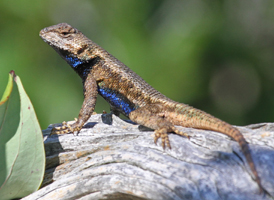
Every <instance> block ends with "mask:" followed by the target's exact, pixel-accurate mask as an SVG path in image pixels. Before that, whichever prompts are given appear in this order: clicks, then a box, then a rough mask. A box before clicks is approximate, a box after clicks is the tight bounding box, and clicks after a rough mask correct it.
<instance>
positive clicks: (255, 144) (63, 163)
mask: <svg viewBox="0 0 274 200" xmlns="http://www.w3.org/2000/svg"><path fill="white" fill-rule="evenodd" d="M51 128H52V126H49V128H48V129H46V130H44V131H43V133H44V139H45V142H44V144H45V151H46V156H47V164H46V165H47V166H46V173H45V178H44V182H43V185H42V188H41V189H40V190H38V191H37V192H35V193H33V194H31V195H29V196H28V197H25V198H24V199H25V200H27V199H28V200H29V199H31V200H33V199H39V200H41V199H157V200H160V199H163V200H167V199H210V200H214V199H249V200H252V199H254V200H258V199H272V198H273V197H274V150H273V148H274V124H272V123H261V124H255V125H249V126H246V127H237V128H239V130H240V131H241V132H242V133H243V135H244V137H245V138H246V140H247V142H248V143H249V147H250V149H251V152H252V157H253V159H254V162H255V165H256V168H257V171H258V173H259V176H260V177H261V181H262V185H263V187H264V188H265V189H266V190H267V191H268V193H269V194H266V195H264V196H263V195H261V194H259V189H258V186H257V184H256V182H255V181H254V180H253V179H252V173H251V171H250V169H249V166H248V164H247V162H246V160H245V157H244V156H243V154H242V152H241V150H240V148H239V145H238V143H237V142H235V141H233V140H232V139H231V138H229V137H227V136H225V135H223V134H221V133H217V132H214V131H205V130H198V129H192V128H184V127H178V128H179V129H180V130H181V131H184V132H186V133H187V134H188V135H190V136H191V138H190V140H189V139H187V138H185V137H182V136H179V135H176V134H169V138H170V142H171V146H172V149H171V150H170V149H165V150H163V149H162V147H161V144H160V142H161V141H160V140H159V141H158V145H155V144H154V139H153V131H151V130H148V129H146V128H144V127H140V126H139V125H135V124H132V123H128V122H126V121H123V120H121V119H120V118H118V117H116V116H112V117H111V115H110V114H103V115H100V114H98V115H92V116H91V118H90V120H89V121H88V123H87V124H86V125H85V126H84V128H83V129H82V130H81V132H80V133H79V135H78V136H74V135H73V134H64V135H54V136H51V137H48V135H49V133H50V130H51Z"/></svg>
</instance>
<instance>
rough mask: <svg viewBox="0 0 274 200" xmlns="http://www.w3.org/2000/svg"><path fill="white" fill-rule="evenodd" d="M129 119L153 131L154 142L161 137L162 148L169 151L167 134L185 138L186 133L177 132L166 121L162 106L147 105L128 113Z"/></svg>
mask: <svg viewBox="0 0 274 200" xmlns="http://www.w3.org/2000/svg"><path fill="white" fill-rule="evenodd" d="M129 119H130V120H131V121H133V122H136V123H138V124H140V125H143V126H146V127H148V128H151V129H154V130H155V131H154V142H155V144H157V140H158V139H159V138H160V137H161V139H162V147H163V148H164V149H165V147H166V146H167V147H168V148H170V149H171V146H170V141H169V138H168V133H170V132H174V133H176V134H178V135H182V136H185V137H188V138H189V136H188V135H187V134H186V133H183V132H181V131H179V130H178V129H177V128H176V127H175V126H174V125H173V124H172V123H171V122H170V121H168V120H167V118H166V117H165V113H164V108H163V105H162V104H148V105H146V106H144V107H141V108H138V109H136V110H134V111H132V112H130V113H129Z"/></svg>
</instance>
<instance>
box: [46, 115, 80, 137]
mask: <svg viewBox="0 0 274 200" xmlns="http://www.w3.org/2000/svg"><path fill="white" fill-rule="evenodd" d="M74 120H75V123H73V124H71V125H70V124H68V123H67V122H65V121H64V122H63V123H62V126H61V127H53V128H52V130H51V133H50V135H49V136H51V135H54V134H58V135H60V134H66V133H74V132H75V131H77V132H79V131H80V130H81V128H80V127H79V126H77V125H76V123H77V121H78V119H77V118H75V119H74Z"/></svg>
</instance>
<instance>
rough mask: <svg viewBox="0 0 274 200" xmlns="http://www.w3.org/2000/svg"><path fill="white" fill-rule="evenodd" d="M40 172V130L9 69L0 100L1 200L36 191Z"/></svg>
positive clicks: (42, 162) (42, 164) (42, 159)
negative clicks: (6, 83) (6, 82)
mask: <svg viewBox="0 0 274 200" xmlns="http://www.w3.org/2000/svg"><path fill="white" fill-rule="evenodd" d="M12 79H14V82H15V83H16V84H13V80H12ZM44 171H45V151H44V144H43V137H42V131H41V128H40V125H39V123H38V120H37V117H36V114H35V111H34V108H33V106H32V104H31V102H30V100H29V97H28V96H27V94H26V92H25V90H24V88H23V86H22V83H21V80H20V78H19V77H18V76H16V75H15V74H14V72H13V71H11V72H10V75H9V81H8V85H7V88H6V90H5V92H4V95H3V97H2V99H1V101H0V197H1V199H13V198H21V197H24V196H27V195H29V194H31V193H32V192H34V191H36V190H37V189H38V188H39V186H40V184H41V182H42V180H43V175H44Z"/></svg>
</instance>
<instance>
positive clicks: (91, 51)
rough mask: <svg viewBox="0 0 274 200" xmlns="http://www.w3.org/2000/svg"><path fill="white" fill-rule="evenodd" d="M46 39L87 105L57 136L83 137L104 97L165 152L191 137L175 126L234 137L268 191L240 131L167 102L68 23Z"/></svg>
mask: <svg viewBox="0 0 274 200" xmlns="http://www.w3.org/2000/svg"><path fill="white" fill-rule="evenodd" d="M40 36H41V38H42V39H43V40H44V41H45V42H47V43H48V44H49V45H50V46H51V47H53V48H54V49H55V50H56V52H57V53H59V54H60V56H61V57H62V58H64V59H65V60H66V61H67V63H68V64H69V65H70V66H71V67H72V68H73V69H74V70H75V71H76V72H77V73H78V75H79V76H80V77H81V78H82V81H83V87H84V102H83V105H82V108H81V110H80V113H79V116H78V119H77V120H76V122H75V123H74V124H72V125H69V124H67V123H63V126H62V127H56V128H54V129H53V131H52V133H57V134H62V133H69V132H70V133H74V132H77V133H78V132H79V131H80V130H81V129H82V127H83V125H84V123H85V122H86V121H87V120H88V119H89V117H90V115H91V114H92V112H93V111H94V107H95V103H96V98H97V94H98V93H99V94H100V95H101V96H102V97H103V98H104V99H105V100H106V101H107V102H108V103H109V104H110V106H111V110H112V112H113V113H114V114H115V115H119V114H120V113H122V114H124V115H125V116H127V117H129V119H130V120H132V121H133V122H136V123H138V124H140V125H143V126H146V127H149V128H151V129H154V130H155V137H154V141H155V143H156V142H157V140H158V138H160V137H161V140H162V146H163V148H165V146H167V147H169V148H171V146H170V141H169V138H168V133H170V132H174V133H176V134H179V135H182V136H186V137H188V135H187V134H185V133H182V132H180V131H179V130H178V129H177V128H176V127H175V126H174V125H178V126H184V127H192V128H198V129H206V130H213V131H217V132H221V133H223V134H225V135H228V136H230V137H232V138H233V139H234V140H236V141H237V142H238V143H239V145H240V147H241V149H242V152H243V154H244V155H245V157H246V160H247V162H248V164H249V167H250V169H251V171H252V173H253V175H254V178H255V181H256V182H257V184H258V186H259V189H260V191H261V192H262V191H264V189H263V187H262V185H261V181H260V178H259V176H258V173H257V170H256V168H255V165H254V162H253V159H252V157H251V152H250V150H249V147H248V144H247V142H246V140H245V139H244V137H243V135H242V134H241V132H240V131H239V130H238V129H237V128H235V127H233V126H232V125H230V124H228V123H226V122H224V121H222V120H220V119H218V118H216V117H213V116H212V115H210V114H207V113H206V112H203V111H201V110H198V109H196V108H193V107H191V106H189V105H186V104H183V103H178V102H175V101H173V100H171V99H169V98H167V97H166V96H164V95H163V94H161V93H160V92H158V91H157V90H155V89H154V88H153V87H151V86H150V85H149V84H148V83H147V82H145V81H144V80H143V79H142V78H141V77H140V76H138V75H137V74H136V73H134V72H133V71H132V70H131V69H130V68H128V67H127V66H126V65H124V64H123V63H122V62H120V61H119V60H118V59H116V58H115V57H113V56H112V55H111V54H109V53H108V52H107V51H105V50H104V49H103V48H101V47H100V46H99V45H97V44H96V43H94V42H93V41H91V40H90V39H88V38H87V37H86V36H84V35H83V34H82V33H81V32H80V31H79V30H77V29H75V28H73V27H71V26H70V25H68V24H66V23H61V24H57V25H54V26H51V27H48V28H45V29H43V30H41V32H40Z"/></svg>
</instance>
